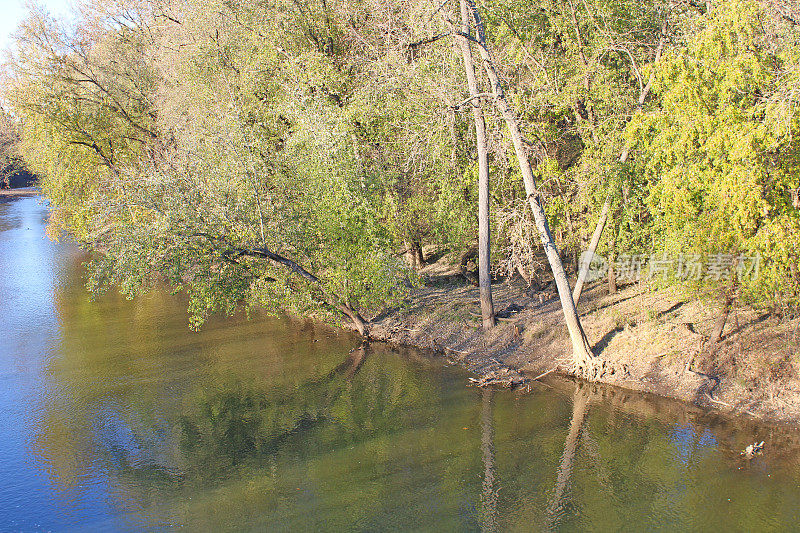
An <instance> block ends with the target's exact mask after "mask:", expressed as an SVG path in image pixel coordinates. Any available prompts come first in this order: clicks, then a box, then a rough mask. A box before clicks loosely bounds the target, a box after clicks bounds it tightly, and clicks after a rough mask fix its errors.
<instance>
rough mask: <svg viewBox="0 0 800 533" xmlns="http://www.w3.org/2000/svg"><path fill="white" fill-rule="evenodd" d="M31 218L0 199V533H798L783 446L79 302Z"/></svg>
mask: <svg viewBox="0 0 800 533" xmlns="http://www.w3.org/2000/svg"><path fill="white" fill-rule="evenodd" d="M46 214H47V210H46V207H45V206H43V205H41V204H40V203H39V201H38V200H37V199H35V198H28V199H19V200H15V201H12V202H6V203H0V326H1V327H0V480H2V483H0V531H47V530H53V531H86V530H91V531H142V530H146V531H159V530H167V529H173V528H185V529H187V530H189V531H248V530H251V531H267V530H269V531H345V530H347V531H353V530H355V531H384V530H403V531H407V530H425V531H462V530H468V531H471V530H488V531H538V530H547V529H559V530H565V531H574V530H589V531H642V530H648V531H649V530H665V531H676V530H687V531H786V530H798V529H800V485H799V482H800V460H798V458H799V457H800V454H798V450H799V449H800V448H798V444H797V439H796V433H797V432H796V431H795V430H791V429H785V428H776V427H768V426H759V425H755V424H752V423H749V422H746V421H725V420H721V419H720V418H719V417H716V416H714V415H710V414H703V413H702V412H699V411H694V410H691V409H688V408H686V407H684V406H683V405H681V404H676V403H674V402H669V401H664V400H657V399H653V398H648V397H644V396H641V395H634V394H630V393H625V392H622V391H619V390H615V389H604V388H594V387H576V386H575V385H574V384H572V383H570V382H565V381H559V380H554V381H551V382H549V384H548V385H537V388H536V389H535V390H533V391H532V392H531V393H529V394H520V393H511V392H505V391H502V392H501V391H497V392H492V391H481V390H476V389H470V388H467V387H465V386H464V384H465V382H466V376H465V374H464V373H463V372H461V371H460V370H458V369H455V368H453V367H446V366H445V365H444V364H443V363H442V361H441V360H440V359H436V358H430V357H428V356H425V355H421V354H418V353H415V352H410V351H403V352H402V353H399V352H397V351H392V350H390V349H388V348H381V347H372V348H370V349H369V350H360V349H357V348H356V347H357V342H356V341H355V340H354V339H353V338H352V337H349V336H347V335H344V334H337V333H336V332H334V331H331V330H328V329H325V328H322V327H319V326H314V325H311V324H309V323H304V322H297V321H289V320H277V319H268V318H259V317H254V318H252V319H251V320H249V321H248V320H247V319H245V318H244V317H234V318H231V319H216V320H213V321H211V322H210V323H209V324H207V326H205V327H204V329H203V330H202V331H201V332H199V333H192V332H190V331H189V330H188V320H187V317H186V314H185V303H184V302H182V301H181V300H180V298H177V297H171V296H168V295H165V294H161V293H156V294H152V295H150V296H148V297H146V298H141V299H137V300H134V301H127V300H125V299H124V298H121V297H119V296H117V295H113V294H110V295H106V296H104V297H102V298H100V299H99V300H98V301H90V300H89V298H88V296H87V294H86V292H85V290H84V288H83V282H82V279H81V276H82V270H81V266H80V261H81V259H82V256H81V255H80V254H79V253H78V251H77V250H76V249H75V248H74V247H73V246H72V245H70V244H66V243H61V244H55V243H52V242H50V241H48V240H47V239H46V238H45V237H44V232H43V228H44V223H45V218H46ZM354 348H356V349H355V350H354ZM756 439H757V440H765V441H767V443H766V450H767V454H766V455H765V456H763V457H758V458H756V459H754V460H752V461H749V462H748V461H746V460H745V459H744V458H742V457H741V456H740V455H739V451H740V450H742V449H743V448H744V446H746V445H747V444H748V443H750V442H753V441H754V440H756Z"/></svg>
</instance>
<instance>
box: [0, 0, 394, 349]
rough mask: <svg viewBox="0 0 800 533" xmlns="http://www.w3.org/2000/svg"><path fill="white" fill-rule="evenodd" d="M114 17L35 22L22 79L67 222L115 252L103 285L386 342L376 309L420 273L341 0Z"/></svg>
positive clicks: (156, 10)
mask: <svg viewBox="0 0 800 533" xmlns="http://www.w3.org/2000/svg"><path fill="white" fill-rule="evenodd" d="M106 7H107V9H103V10H101V11H92V10H91V9H87V10H84V11H83V15H82V16H83V17H84V18H79V19H78V20H77V22H76V23H77V24H78V25H79V27H80V28H81V29H82V31H78V32H70V31H66V30H62V29H61V28H60V26H59V24H58V23H56V22H55V21H52V20H49V19H47V18H46V17H45V16H44V15H43V14H41V13H38V12H37V13H34V15H33V17H32V18H31V19H30V21H29V23H28V24H29V26H30V27H31V28H33V30H35V31H32V32H29V34H30V35H32V36H33V37H34V38H23V39H22V40H21V41H20V46H21V50H22V54H21V59H20V60H19V61H18V62H17V63H16V64H15V65H14V66H13V68H12V72H13V79H12V82H11V86H12V94H13V95H14V99H13V101H14V104H15V109H19V110H20V113H22V114H23V115H24V117H25V119H26V124H31V125H32V126H33V127H31V128H26V135H29V137H28V152H27V156H28V158H29V159H30V160H32V161H35V162H37V164H38V165H39V166H40V168H41V170H42V171H43V172H42V173H43V174H44V175H45V176H46V179H45V194H47V195H48V196H49V197H50V198H51V199H52V200H53V204H54V206H55V208H56V212H60V211H64V212H67V213H71V214H72V215H71V216H67V217H64V223H63V224H62V226H61V227H62V228H63V229H66V230H69V231H71V232H72V233H74V234H76V235H78V237H79V239H80V241H81V242H83V243H84V244H85V245H86V246H87V247H90V248H93V249H96V250H98V251H99V252H100V253H99V254H98V256H97V259H96V260H95V261H94V263H93V268H92V269H91V285H92V286H93V287H94V288H98V289H100V288H104V287H108V286H110V285H116V286H119V287H120V289H121V290H122V291H123V292H125V293H126V294H129V295H134V294H138V293H140V292H142V291H145V290H147V289H148V288H150V287H152V286H153V285H155V284H157V283H159V282H160V280H163V279H164V278H166V279H167V280H168V281H170V282H171V283H172V285H173V286H174V287H175V288H176V290H180V289H185V290H186V291H187V292H188V294H189V299H190V304H189V305H190V311H191V313H192V316H193V320H194V324H195V325H199V324H200V323H201V322H202V321H203V319H204V318H205V316H206V315H207V314H208V313H210V312H212V311H215V310H221V311H228V312H230V311H233V310H234V309H235V308H237V306H239V305H242V304H244V305H247V306H251V305H258V306H265V307H267V308H269V309H272V310H284V311H289V312H301V313H304V314H318V315H319V314H321V315H323V316H327V315H328V314H330V313H331V312H336V313H338V312H341V313H343V314H344V315H346V316H347V317H348V318H349V319H350V320H351V321H352V322H353V324H354V325H355V327H356V328H357V329H358V330H359V331H360V332H361V333H362V334H368V327H367V324H366V321H365V319H364V317H363V316H362V314H361V311H362V310H363V309H376V308H379V307H380V306H382V305H384V304H386V303H387V302H392V301H396V300H397V298H399V297H401V295H402V293H403V291H404V288H403V285H402V283H401V282H402V280H403V278H404V277H406V274H405V272H404V270H403V268H402V266H401V265H400V264H399V263H398V261H397V260H396V259H395V258H394V257H393V256H392V254H391V253H390V250H391V249H392V242H391V239H390V236H389V235H388V234H387V232H386V228H385V225H384V224H383V223H382V220H381V218H380V216H381V213H382V211H381V196H380V192H381V187H380V183H379V180H378V176H376V175H373V174H370V173H368V172H366V171H365V169H364V168H363V167H362V165H361V164H360V163H359V161H358V158H357V157H356V154H354V151H353V146H352V144H351V142H350V139H351V134H352V129H351V123H350V122H349V121H348V115H347V113H346V112H345V111H346V108H345V104H346V99H347V97H348V95H349V94H351V93H352V83H351V82H352V81H353V78H350V77H348V75H347V71H346V70H343V69H341V65H342V61H344V60H346V54H347V51H348V42H347V41H346V40H345V39H344V38H342V35H343V32H342V31H340V29H341V28H342V27H344V26H343V25H344V21H343V20H340V19H339V18H337V16H336V13H334V12H333V11H332V10H331V8H330V7H329V6H327V5H326V4H325V2H321V3H313V2H309V3H306V4H297V3H287V4H286V5H285V6H283V7H284V8H285V9H281V10H279V11H280V13H281V16H280V17H277V18H276V16H275V12H274V11H273V10H272V9H268V8H266V7H265V6H263V5H262V4H260V3H258V2H242V3H239V4H236V5H231V4H227V3H219V4H218V5H216V6H215V7H214V9H210V10H209V6H208V5H207V2H193V1H191V0H186V1H182V0H175V1H172V2H154V3H152V4H149V3H146V4H141V3H137V2H131V3H130V4H126V3H124V2H123V3H119V4H117V3H115V4H110V6H106ZM114 8H115V9H117V10H118V11H116V12H115V11H114ZM134 8H136V9H134ZM128 13H136V14H137V16H136V18H135V19H132V20H130V21H128V23H127V24H123V23H121V21H125V20H127V19H125V18H124V17H125V16H127V14H128ZM95 14H96V16H95ZM119 17H123V18H119ZM85 28H93V31H92V32H88V33H87V32H86V31H83V29H85ZM125 46H128V47H130V48H131V49H125V48H124V47H125ZM129 63H130V64H131V65H133V66H138V67H140V70H135V69H127V68H125V69H123V70H122V71H120V65H122V66H124V65H127V64H129ZM145 67H147V69H149V70H147V71H146V74H147V76H139V75H138V74H141V73H142V71H141V69H144V68H145ZM84 75H86V76H84ZM65 93H66V96H65ZM140 101H141V105H139V106H137V105H136V104H137V103H138V102H140ZM123 148H125V149H124V150H123ZM75 180H80V182H78V183H76V181H75Z"/></svg>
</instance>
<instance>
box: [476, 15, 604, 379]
mask: <svg viewBox="0 0 800 533" xmlns="http://www.w3.org/2000/svg"><path fill="white" fill-rule="evenodd" d="M468 1H470V0H468ZM470 10H471V11H472V16H473V18H474V21H475V27H476V29H477V37H476V38H475V41H476V43H477V44H478V49H479V51H480V55H481V58H482V59H483V67H484V70H485V71H486V75H487V76H488V78H489V83H490V85H491V87H492V93H493V96H494V103H495V106H496V107H497V110H498V112H499V113H500V115H501V116H502V117H503V120H504V121H505V122H506V125H507V127H508V132H509V136H510V137H511V141H512V143H513V145H514V151H515V153H516V156H517V161H518V162H519V167H520V171H521V173H522V179H523V182H524V184H525V191H526V193H527V197H528V203H529V205H530V208H531V211H532V212H533V216H534V219H535V221H536V227H537V229H538V230H539V235H540V237H541V240H542V246H543V247H544V251H545V254H546V255H547V260H548V261H549V262H550V269H551V270H552V272H553V277H554V278H555V282H556V288H557V290H558V295H559V298H560V300H561V308H562V310H563V312H564V319H565V321H566V323H567V329H568V330H569V335H570V339H571V341H572V358H573V364H574V366H575V371H576V373H578V374H583V375H586V376H587V377H589V378H592V377H594V372H596V368H595V365H594V364H593V354H592V349H591V347H590V346H589V341H588V340H587V339H586V334H585V333H584V331H583V327H582V326H581V323H580V318H579V317H578V312H577V310H576V309H575V302H574V301H573V300H572V294H571V292H570V289H569V281H568V280H567V275H566V272H565V271H564V265H563V264H562V262H561V257H560V255H559V253H558V250H557V249H556V246H555V244H554V243H553V238H552V235H551V234H550V228H549V226H548V223H547V216H546V215H545V212H544V209H543V208H542V204H541V200H540V197H539V194H538V191H537V189H536V178H535V177H534V175H533V171H532V169H531V165H530V162H529V160H528V155H527V152H526V149H525V146H524V144H523V140H522V133H521V131H520V128H519V122H518V120H517V117H516V115H515V114H514V111H513V110H512V109H511V106H510V105H509V104H508V101H507V100H506V97H505V92H504V90H503V86H502V84H501V83H500V80H499V78H498V76H497V71H496V70H495V67H494V61H493V60H492V56H491V54H490V52H489V49H488V47H487V45H486V37H485V29H484V26H483V21H482V20H481V16H480V13H479V12H478V10H477V8H476V7H475V5H474V3H472V2H471V1H470ZM464 37H466V38H468V37H469V36H466V35H465V36H464Z"/></svg>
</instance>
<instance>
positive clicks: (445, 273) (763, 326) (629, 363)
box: [371, 263, 800, 424]
mask: <svg viewBox="0 0 800 533" xmlns="http://www.w3.org/2000/svg"><path fill="white" fill-rule="evenodd" d="M422 274H423V275H424V277H425V279H426V284H425V286H424V287H423V288H421V289H418V290H416V291H415V292H414V293H413V295H412V298H411V299H410V301H409V303H408V305H407V306H405V307H404V308H402V309H394V310H390V311H389V312H387V313H384V314H383V315H381V316H378V317H376V319H375V320H374V325H373V327H372V330H371V336H372V337H373V338H374V339H376V340H382V341H387V342H390V343H396V344H402V345H407V346H415V347H419V348H425V349H432V350H437V351H440V352H443V353H445V354H447V355H448V357H449V358H451V359H452V360H453V361H457V362H459V363H461V364H463V365H464V366H466V367H467V368H469V369H470V370H472V371H473V372H475V373H476V374H478V375H480V376H487V375H488V376H499V377H501V378H502V377H503V376H507V375H513V373H514V372H515V371H520V372H522V373H524V374H525V375H526V376H528V377H536V376H538V375H540V374H543V373H545V372H550V371H553V372H555V373H560V374H565V375H568V374H569V372H570V343H569V338H568V335H567V330H566V326H565V325H564V322H563V315H562V313H561V308H560V305H559V302H558V298H557V297H556V295H555V294H554V293H552V292H536V291H532V290H530V289H529V288H528V287H526V286H525V285H523V284H521V283H511V284H509V283H499V284H495V285H493V292H494V301H495V309H496V311H497V312H498V314H499V316H500V317H501V319H500V321H499V323H498V326H497V327H496V328H495V329H493V330H492V331H491V332H489V333H488V334H486V335H484V334H483V332H482V331H481V328H480V308H479V305H478V289H477V288H476V287H474V286H472V285H471V284H469V283H467V282H466V281H465V280H464V278H463V277H462V276H460V275H458V274H457V273H456V272H455V271H454V270H453V269H452V268H450V267H448V266H447V264H445V263H437V264H435V265H431V266H428V267H426V269H424V270H423V271H422ZM579 311H580V313H581V317H582V321H583V325H584V328H585V330H586V333H587V335H588V337H589V340H590V342H591V343H592V344H593V345H594V347H595V353H596V354H597V355H598V356H599V357H600V358H602V359H604V360H606V361H608V362H610V363H611V364H610V365H609V367H610V368H612V369H613V370H610V371H609V372H607V373H606V375H604V376H603V377H602V378H601V379H600V380H599V381H600V382H603V383H608V384H612V385H616V386H619V387H623V388H627V389H633V390H639V391H645V392H650V393H654V394H658V395H660V396H667V397H672V398H677V399H680V400H685V401H688V402H691V403H693V404H695V405H698V406H701V407H704V408H714V409H719V410H721V411H725V412H728V413H733V414H744V415H749V416H753V417H757V418H761V419H764V420H771V421H784V422H791V423H793V424H796V423H800V321H798V320H794V321H782V320H780V319H778V318H775V317H771V316H769V315H768V314H766V313H760V312H758V311H756V310H753V309H750V308H746V307H742V306H739V307H737V308H736V309H735V310H734V311H732V313H731V315H730V318H729V320H728V323H727V325H726V327H725V330H724V335H723V339H722V341H721V342H720V343H718V344H715V345H711V343H709V342H708V338H709V336H710V335H711V330H712V327H713V325H714V322H715V318H716V317H717V316H718V315H719V306H718V304H715V303H714V302H705V301H698V300H696V299H692V298H690V297H688V296H687V295H686V294H684V293H682V292H681V290H679V289H677V288H671V289H667V290H658V291H656V290H651V289H650V288H649V287H648V286H647V285H646V284H643V283H642V284H634V285H630V286H628V287H625V288H623V289H621V290H620V291H619V292H618V293H617V294H615V295H608V294H607V292H606V289H605V285H604V284H599V285H595V286H590V287H588V288H587V290H586V291H585V292H584V297H583V298H582V300H581V303H580V306H579Z"/></svg>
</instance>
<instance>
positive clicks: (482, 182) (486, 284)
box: [458, 0, 496, 330]
mask: <svg viewBox="0 0 800 533" xmlns="http://www.w3.org/2000/svg"><path fill="white" fill-rule="evenodd" d="M470 19H471V17H470V9H469V6H468V5H467V0H461V33H463V34H464V35H470ZM458 44H459V46H460V47H461V56H462V58H463V59H464V72H465V73H466V75H467V86H468V88H469V96H470V98H471V100H470V105H471V106H472V117H473V119H474V121H475V142H476V145H477V151H478V287H479V288H480V300H481V317H482V318H483V329H484V330H489V329H491V328H492V327H494V325H495V323H496V321H495V316H494V303H493V302H492V275H491V256H490V243H491V234H490V228H489V155H488V149H487V146H486V121H485V119H484V116H483V109H482V107H481V104H480V101H479V96H478V95H479V93H478V82H477V79H476V77H475V68H474V66H473V62H472V50H471V48H470V43H469V40H468V38H467V37H464V36H461V37H459V38H458Z"/></svg>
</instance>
